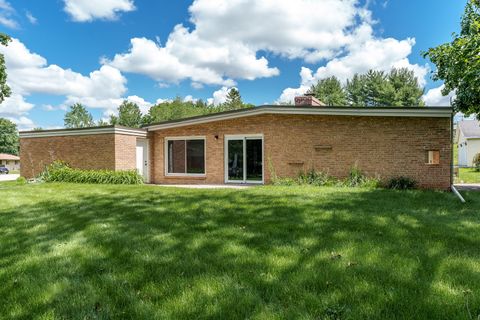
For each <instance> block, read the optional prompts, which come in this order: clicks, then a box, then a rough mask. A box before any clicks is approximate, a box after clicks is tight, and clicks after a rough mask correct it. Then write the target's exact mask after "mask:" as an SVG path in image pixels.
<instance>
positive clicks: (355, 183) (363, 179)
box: [342, 165, 380, 188]
mask: <svg viewBox="0 0 480 320" xmlns="http://www.w3.org/2000/svg"><path fill="white" fill-rule="evenodd" d="M342 184H343V185H345V186H347V187H361V188H378V187H379V186H380V179H378V178H370V177H367V176H366V175H365V174H364V173H363V172H362V171H361V170H360V169H359V168H358V167H357V165H355V166H353V167H352V168H351V169H350V172H349V173H348V177H347V179H345V180H343V181H342Z"/></svg>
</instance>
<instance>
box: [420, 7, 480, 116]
mask: <svg viewBox="0 0 480 320" xmlns="http://www.w3.org/2000/svg"><path fill="white" fill-rule="evenodd" d="M424 56H425V57H428V58H430V60H431V61H432V62H433V63H434V64H435V65H436V66H437V69H436V70H435V71H434V73H433V76H432V78H433V80H443V81H444V84H445V87H444V88H443V90H442V93H443V95H448V94H449V93H450V92H451V91H453V90H455V94H456V98H455V99H454V100H453V101H452V106H453V107H454V108H455V110H456V111H460V112H463V113H465V114H472V113H476V114H477V117H480V0H470V1H468V3H467V6H466V7H465V12H464V14H463V17H462V20H461V30H460V34H456V33H454V34H453V40H452V42H449V43H445V44H442V45H440V46H438V47H435V48H430V49H429V50H428V51H427V52H425V53H424Z"/></svg>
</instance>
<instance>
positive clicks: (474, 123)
mask: <svg viewBox="0 0 480 320" xmlns="http://www.w3.org/2000/svg"><path fill="white" fill-rule="evenodd" d="M455 142H456V144H457V148H458V166H460V167H473V158H474V157H475V155H477V154H479V153H480V122H479V121H478V120H462V121H459V122H458V124H457V130H456V133H455Z"/></svg>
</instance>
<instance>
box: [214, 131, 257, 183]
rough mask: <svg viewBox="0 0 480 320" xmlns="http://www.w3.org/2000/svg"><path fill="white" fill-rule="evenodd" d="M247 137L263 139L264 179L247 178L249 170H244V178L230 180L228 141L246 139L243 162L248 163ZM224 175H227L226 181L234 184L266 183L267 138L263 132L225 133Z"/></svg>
mask: <svg viewBox="0 0 480 320" xmlns="http://www.w3.org/2000/svg"><path fill="white" fill-rule="evenodd" d="M247 139H259V140H262V180H261V181H256V180H247V179H246V176H247V171H246V170H245V168H244V170H243V177H244V178H243V180H229V179H228V141H230V140H244V142H243V163H244V164H245V165H246V163H247V152H246V149H247V144H246V140H247ZM224 140H225V142H224V149H223V151H224V152H223V153H224V169H225V171H224V175H225V183H233V184H264V183H265V139H264V137H263V134H262V133H258V134H235V135H225V138H224Z"/></svg>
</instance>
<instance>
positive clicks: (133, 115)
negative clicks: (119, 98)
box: [110, 100, 142, 128]
mask: <svg viewBox="0 0 480 320" xmlns="http://www.w3.org/2000/svg"><path fill="white" fill-rule="evenodd" d="M110 119H111V120H112V118H110ZM113 119H114V121H110V122H111V124H119V125H122V126H126V127H131V128H140V127H141V126H142V112H141V111H140V108H139V107H138V105H137V104H136V103H133V102H130V101H127V100H125V101H123V102H122V104H121V105H120V106H119V107H118V118H117V117H115V116H113Z"/></svg>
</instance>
